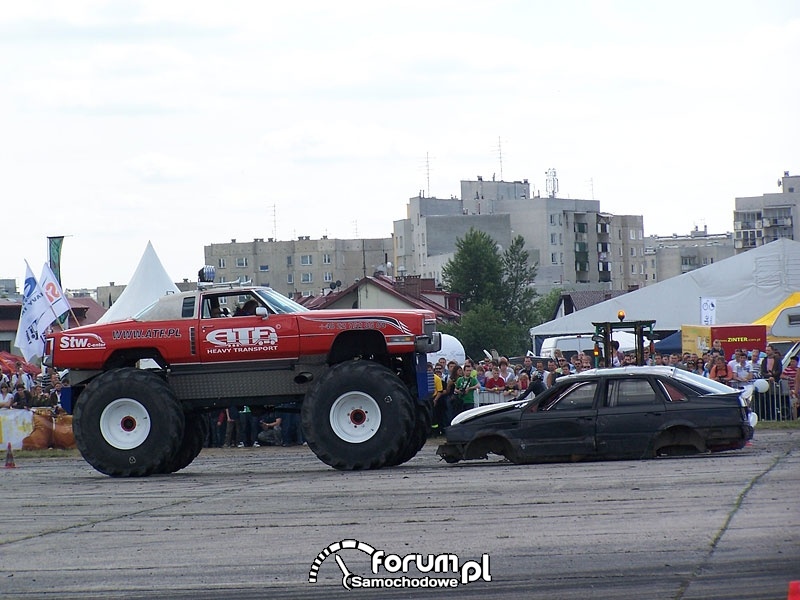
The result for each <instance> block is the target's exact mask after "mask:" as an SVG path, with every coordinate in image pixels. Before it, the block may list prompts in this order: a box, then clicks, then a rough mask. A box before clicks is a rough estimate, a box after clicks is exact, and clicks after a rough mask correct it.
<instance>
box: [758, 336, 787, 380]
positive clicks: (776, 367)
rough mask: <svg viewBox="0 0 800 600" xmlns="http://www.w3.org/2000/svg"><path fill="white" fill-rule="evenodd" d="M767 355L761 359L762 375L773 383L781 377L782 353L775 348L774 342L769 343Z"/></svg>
mask: <svg viewBox="0 0 800 600" xmlns="http://www.w3.org/2000/svg"><path fill="white" fill-rule="evenodd" d="M766 352H767V355H766V356H765V357H764V359H763V360H762V361H761V377H763V378H764V379H767V380H769V382H770V384H773V383H775V382H777V381H780V379H781V371H782V370H783V365H782V364H781V353H780V352H778V351H777V350H775V348H774V347H773V345H772V344H767V350H766Z"/></svg>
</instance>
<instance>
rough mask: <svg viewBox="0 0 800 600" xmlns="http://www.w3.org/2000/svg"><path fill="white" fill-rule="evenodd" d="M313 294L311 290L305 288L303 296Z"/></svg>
mask: <svg viewBox="0 0 800 600" xmlns="http://www.w3.org/2000/svg"><path fill="white" fill-rule="evenodd" d="M310 295H311V290H303V296H305V297H306V298H308V297H309V296H310Z"/></svg>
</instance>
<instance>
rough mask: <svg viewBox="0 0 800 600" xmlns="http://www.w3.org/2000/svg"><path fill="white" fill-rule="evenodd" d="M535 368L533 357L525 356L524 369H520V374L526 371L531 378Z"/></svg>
mask: <svg viewBox="0 0 800 600" xmlns="http://www.w3.org/2000/svg"><path fill="white" fill-rule="evenodd" d="M533 369H534V367H533V359H532V358H531V357H530V356H526V357H525V358H523V359H522V369H521V370H520V374H521V373H525V374H526V375H527V376H528V378H530V377H531V376H532V375H533ZM517 376H519V375H517Z"/></svg>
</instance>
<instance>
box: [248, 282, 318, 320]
mask: <svg viewBox="0 0 800 600" xmlns="http://www.w3.org/2000/svg"><path fill="white" fill-rule="evenodd" d="M253 292H254V293H256V294H258V295H259V297H260V298H261V299H262V300H263V301H264V303H265V304H266V305H267V306H269V307H270V308H271V309H272V310H273V311H274V312H275V313H277V314H286V313H297V312H308V310H309V309H307V308H306V307H305V306H303V305H302V304H298V303H297V302H295V301H294V300H291V299H290V298H287V297H286V296H284V295H283V294H279V293H278V292H276V291H275V290H273V289H272V288H258V289H255V290H253Z"/></svg>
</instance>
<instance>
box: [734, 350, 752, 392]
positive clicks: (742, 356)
mask: <svg viewBox="0 0 800 600" xmlns="http://www.w3.org/2000/svg"><path fill="white" fill-rule="evenodd" d="M752 380H753V371H752V368H751V366H750V362H749V361H748V360H747V353H746V352H745V351H744V350H741V351H739V352H738V353H737V354H736V360H735V362H734V365H733V367H732V368H731V383H730V385H731V387H736V388H740V389H741V388H743V387H744V386H745V385H747V384H748V383H749V382H750V381H752Z"/></svg>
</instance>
